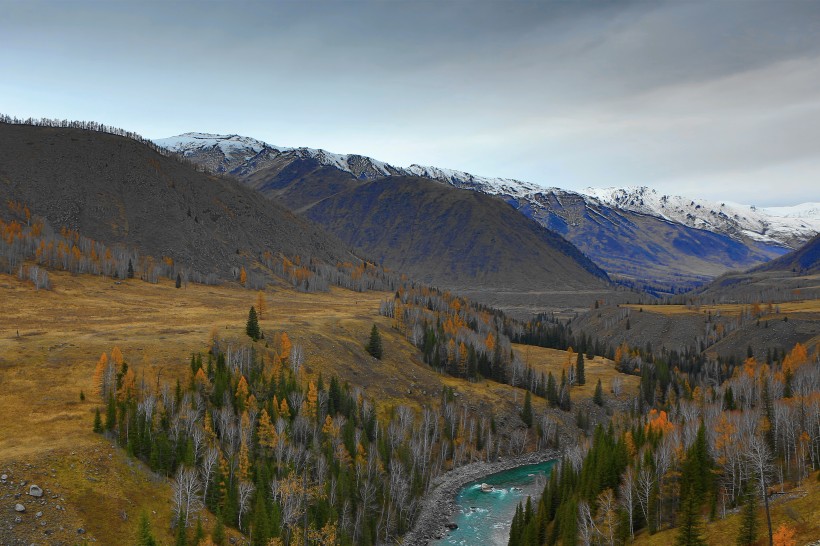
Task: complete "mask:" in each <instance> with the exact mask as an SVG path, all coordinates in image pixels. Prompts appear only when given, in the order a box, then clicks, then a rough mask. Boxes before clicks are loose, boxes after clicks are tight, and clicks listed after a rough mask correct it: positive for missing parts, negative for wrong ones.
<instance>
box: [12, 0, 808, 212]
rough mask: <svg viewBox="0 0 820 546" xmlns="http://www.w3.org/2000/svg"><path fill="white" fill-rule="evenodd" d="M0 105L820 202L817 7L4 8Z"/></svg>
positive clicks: (425, 161) (765, 201)
mask: <svg viewBox="0 0 820 546" xmlns="http://www.w3.org/2000/svg"><path fill="white" fill-rule="evenodd" d="M0 13H2V16H0V113H4V114H7V115H11V116H17V117H30V116H31V117H49V118H62V119H75V120H77V119H78V120H93V121H98V122H101V123H105V124H108V125H114V126H118V127H122V128H124V129H127V130H130V131H135V132H137V133H140V134H142V135H143V136H145V137H148V138H162V137H167V136H172V135H177V134H180V133H184V132H189V131H200V132H211V133H221V134H240V135H245V136H250V137H254V138H257V139H259V140H263V141H265V142H268V143H270V144H275V145H279V146H294V147H297V146H307V147H311V148H324V149H326V150H329V151H332V152H337V153H358V154H362V155H369V156H371V157H374V158H376V159H379V160H382V161H386V162H388V163H391V164H393V165H397V166H408V165H410V164H412V163H417V164H421V165H433V166H437V167H445V168H452V169H459V170H464V171H468V172H471V173H473V174H477V175H483V176H500V177H507V178H516V179H519V180H524V181H528V182H533V183H536V184H540V185H543V186H546V187H550V186H557V187H561V188H565V189H575V190H578V189H582V188H586V187H610V186H649V187H652V188H655V189H656V190H658V191H660V192H663V193H666V194H677V195H685V196H692V197H700V198H705V199H715V200H725V201H733V202H739V203H746V204H753V205H758V206H777V205H789V204H796V203H801V202H806V201H820V25H819V24H818V21H820V2H818V1H809V0H800V1H794V2H790V1H788V0H787V1H779V2H764V1H757V0H745V1H741V0H723V1H711V2H698V1H686V2H659V1H658V2H626V1H623V2H614V1H610V2H544V1H542V2H516V1H495V2H486V1H480V0H475V1H468V0H439V1H401V2H399V1H384V0H383V1H379V2H349V1H344V0H333V1H323V2H318V1H301V2H295V1H294V2H276V1H265V2H243V1H234V2H216V1H213V0H204V1H197V2H174V1H162V2H150V1H140V2H136V1H134V2H124V1H117V0H113V1H102V0H99V1H94V2H89V1H82V0H76V1H65V0H57V1H50V2H42V1H37V0H0Z"/></svg>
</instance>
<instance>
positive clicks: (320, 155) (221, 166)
mask: <svg viewBox="0 0 820 546" xmlns="http://www.w3.org/2000/svg"><path fill="white" fill-rule="evenodd" d="M154 142H155V143H156V144H158V145H159V146H162V147H164V148H167V149H169V150H171V151H173V152H176V153H179V154H181V155H183V156H194V155H199V156H200V159H201V158H202V156H207V157H208V158H209V161H211V162H212V163H210V164H209V166H211V167H212V168H215V169H217V170H222V171H223V172H224V171H228V172H230V171H231V170H232V169H234V168H237V166H239V165H241V164H243V163H245V162H248V161H249V160H251V159H254V163H256V162H257V160H258V159H259V158H260V157H262V156H266V157H269V158H277V157H280V156H282V155H286V154H287V155H289V156H290V157H293V158H299V159H312V160H315V161H316V162H317V163H319V164H320V165H325V166H329V167H335V168H337V169H339V170H342V171H346V172H349V173H351V174H353V175H354V176H356V177H357V178H362V179H372V178H379V177H382V176H392V175H414V176H422V177H426V178H431V179H434V180H438V181H440V182H443V183H445V184H450V185H452V186H455V187H457V188H463V189H469V190H474V191H478V192H481V193H487V194H491V195H499V196H502V197H505V198H512V199H516V200H519V201H526V202H529V203H530V204H531V205H532V206H533V207H534V208H539V207H541V206H542V205H540V204H539V202H540V198H539V196H538V194H543V193H545V192H554V193H556V194H572V195H580V196H581V197H582V198H583V199H584V200H585V201H586V202H587V203H588V204H593V205H605V206H608V207H612V208H615V209H621V210H628V211H632V212H637V213H640V214H646V215H651V216H656V217H660V218H663V219H665V220H667V221H670V222H675V223H680V224H683V225H686V226H689V227H693V228H697V229H704V230H708V231H712V232H715V233H722V234H725V235H729V236H730V237H734V238H742V237H749V238H751V239H752V240H755V241H759V242H761V243H765V244H775V245H778V246H788V247H792V248H796V247H797V246H799V245H800V244H802V243H803V242H805V241H807V240H809V239H810V238H811V237H813V236H814V235H815V234H817V233H818V232H820V203H803V204H800V205H795V206H791V207H768V208H758V207H754V206H750V205H741V204H737V203H732V202H729V201H725V202H714V201H708V200H705V199H693V198H689V197H681V196H675V195H672V196H670V195H664V194H661V193H658V191H657V190H654V189H652V188H648V187H646V186H629V187H623V188H587V189H585V190H582V191H580V192H572V191H568V190H562V189H559V188H546V187H543V186H541V185H538V184H533V183H530V182H522V181H520V180H515V179H512V178H492V177H484V176H477V175H473V174H470V173H467V172H464V171H458V170H454V169H443V168H440V167H430V166H423V165H417V164H413V165H410V166H409V167H407V168H397V167H393V166H391V165H389V164H387V163H384V162H382V161H377V160H375V159H373V158H370V157H367V156H362V155H356V154H336V153H332V152H328V151H327V150H322V149H315V148H283V147H279V146H273V145H270V144H267V143H265V142H262V141H259V140H256V139H253V138H248V137H243V136H239V135H216V134H209V133H185V134H182V135H178V136H175V137H170V138H162V139H157V140H155V141H154ZM214 152H216V153H214ZM262 164H264V162H261V163H259V165H262ZM254 168H258V167H254Z"/></svg>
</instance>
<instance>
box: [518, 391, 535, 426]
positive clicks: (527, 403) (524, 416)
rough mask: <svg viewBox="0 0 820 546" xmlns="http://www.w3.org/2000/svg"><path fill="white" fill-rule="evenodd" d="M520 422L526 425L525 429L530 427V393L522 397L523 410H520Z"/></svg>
mask: <svg viewBox="0 0 820 546" xmlns="http://www.w3.org/2000/svg"><path fill="white" fill-rule="evenodd" d="M521 420H522V421H524V424H525V425H527V428H530V427H532V397H531V396H530V391H527V393H526V394H525V395H524V409H522V410H521Z"/></svg>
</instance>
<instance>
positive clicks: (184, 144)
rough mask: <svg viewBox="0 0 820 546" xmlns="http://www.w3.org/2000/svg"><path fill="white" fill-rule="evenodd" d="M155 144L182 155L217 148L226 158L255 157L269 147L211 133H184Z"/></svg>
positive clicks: (251, 140) (248, 139) (253, 141)
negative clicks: (236, 154)
mask: <svg viewBox="0 0 820 546" xmlns="http://www.w3.org/2000/svg"><path fill="white" fill-rule="evenodd" d="M154 143H155V144H157V145H158V146H162V147H163V148H167V149H168V150H171V151H172V152H176V153H178V154H182V155H186V154H190V153H192V152H193V151H198V150H203V149H207V148H216V147H218V148H219V149H220V150H221V151H222V153H223V154H225V155H226V156H227V155H232V154H235V153H237V152H240V151H245V152H253V153H252V154H251V155H255V154H258V153H259V152H261V151H262V150H263V149H264V148H265V147H266V146H267V145H266V144H265V143H264V142H261V141H259V140H256V139H253V138H249V137H244V136H240V135H214V134H210V133H184V134H181V135H177V136H173V137H169V138H160V139H157V140H155V141H154Z"/></svg>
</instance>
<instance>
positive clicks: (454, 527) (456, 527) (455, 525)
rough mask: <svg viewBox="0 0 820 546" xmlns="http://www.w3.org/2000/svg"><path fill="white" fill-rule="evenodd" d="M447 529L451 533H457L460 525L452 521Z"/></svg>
mask: <svg viewBox="0 0 820 546" xmlns="http://www.w3.org/2000/svg"><path fill="white" fill-rule="evenodd" d="M445 527H447V528H448V529H449V530H451V531H455V530H456V529H458V524H457V523H455V522H454V521H451V522H450V523H448V524H447V525H445Z"/></svg>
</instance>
